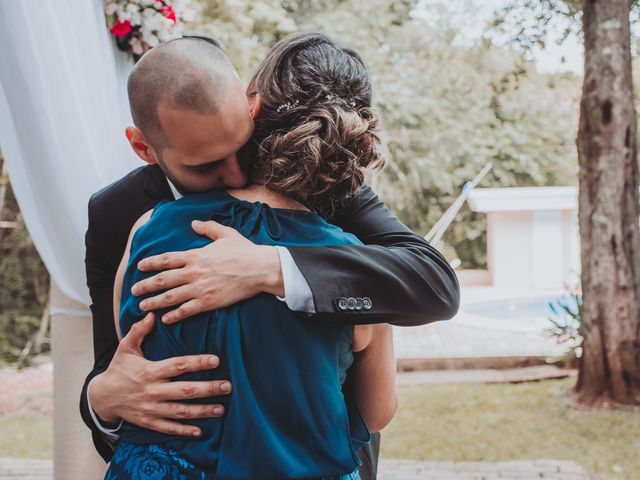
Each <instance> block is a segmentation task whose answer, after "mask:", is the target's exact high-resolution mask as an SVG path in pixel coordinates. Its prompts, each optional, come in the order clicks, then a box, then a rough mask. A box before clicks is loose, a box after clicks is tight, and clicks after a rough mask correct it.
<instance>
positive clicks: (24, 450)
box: [0, 413, 53, 458]
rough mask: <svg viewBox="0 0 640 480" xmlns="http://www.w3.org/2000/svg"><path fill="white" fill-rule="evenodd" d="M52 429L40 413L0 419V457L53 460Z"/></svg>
mask: <svg viewBox="0 0 640 480" xmlns="http://www.w3.org/2000/svg"><path fill="white" fill-rule="evenodd" d="M52 428H53V426H52V420H51V417H48V416H46V415H43V414H41V413H29V414H17V415H8V416H4V417H0V432H1V434H0V457H13V458H53V430H52Z"/></svg>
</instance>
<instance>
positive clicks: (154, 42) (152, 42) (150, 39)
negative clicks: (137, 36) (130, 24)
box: [144, 33, 160, 47]
mask: <svg viewBox="0 0 640 480" xmlns="http://www.w3.org/2000/svg"><path fill="white" fill-rule="evenodd" d="M144 41H145V42H146V43H147V45H149V46H150V47H157V46H158V45H160V40H159V39H158V37H156V36H155V35H154V34H153V33H152V34H150V35H145V36H144Z"/></svg>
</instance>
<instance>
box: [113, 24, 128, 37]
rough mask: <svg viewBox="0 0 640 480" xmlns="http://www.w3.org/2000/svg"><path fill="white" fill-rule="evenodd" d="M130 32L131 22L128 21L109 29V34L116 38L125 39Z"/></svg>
mask: <svg viewBox="0 0 640 480" xmlns="http://www.w3.org/2000/svg"><path fill="white" fill-rule="evenodd" d="M130 32H131V22H130V21H129V20H124V21H122V22H118V23H116V24H115V25H114V26H113V27H111V33H113V34H114V35H115V36H116V37H118V38H122V37H126V36H127V35H129V33H130Z"/></svg>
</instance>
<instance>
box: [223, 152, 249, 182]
mask: <svg viewBox="0 0 640 480" xmlns="http://www.w3.org/2000/svg"><path fill="white" fill-rule="evenodd" d="M225 163H226V165H225V166H224V171H223V174H222V182H223V183H224V184H225V185H226V186H227V187H230V188H241V187H244V186H245V185H246V184H247V172H246V171H245V170H244V169H243V168H242V165H240V162H239V161H238V157H237V156H236V155H233V156H231V157H229V158H227V159H226V160H225Z"/></svg>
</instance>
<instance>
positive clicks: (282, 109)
mask: <svg viewBox="0 0 640 480" xmlns="http://www.w3.org/2000/svg"><path fill="white" fill-rule="evenodd" d="M299 103H300V102H299V101H298V100H297V99H296V100H294V101H293V102H292V101H290V100H289V101H288V102H287V103H283V104H282V105H280V106H279V107H278V108H276V111H277V112H278V113H282V112H288V111H289V110H291V109H292V108H295V107H297V106H298V104H299Z"/></svg>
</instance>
